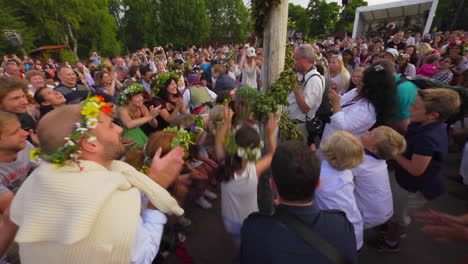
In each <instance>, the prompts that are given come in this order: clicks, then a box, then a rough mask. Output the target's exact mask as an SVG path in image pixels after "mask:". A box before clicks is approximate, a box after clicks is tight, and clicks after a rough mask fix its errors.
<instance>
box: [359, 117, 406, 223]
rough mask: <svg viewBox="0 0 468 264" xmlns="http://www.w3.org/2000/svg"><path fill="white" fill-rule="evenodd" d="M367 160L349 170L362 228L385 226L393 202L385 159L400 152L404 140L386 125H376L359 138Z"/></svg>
mask: <svg viewBox="0 0 468 264" xmlns="http://www.w3.org/2000/svg"><path fill="white" fill-rule="evenodd" d="M361 142H362V145H364V151H365V153H366V159H365V161H364V162H363V163H361V164H360V165H359V166H357V167H356V168H354V169H352V170H351V171H352V173H353V176H354V185H355V189H354V196H355V197H356V204H357V206H358V208H359V211H360V212H361V216H362V220H363V222H364V229H369V228H372V227H375V226H378V225H381V224H383V223H385V222H386V221H387V220H388V219H390V217H392V215H393V200H392V191H391V189H390V182H389V178H388V170H387V162H386V160H389V159H393V158H394V157H395V156H396V155H398V154H401V153H403V151H405V148H406V141H405V138H404V137H403V136H402V135H401V134H399V133H398V132H396V131H395V130H393V129H392V128H390V127H387V126H379V127H377V128H374V129H373V130H371V131H367V132H366V133H364V134H363V135H362V136H361Z"/></svg>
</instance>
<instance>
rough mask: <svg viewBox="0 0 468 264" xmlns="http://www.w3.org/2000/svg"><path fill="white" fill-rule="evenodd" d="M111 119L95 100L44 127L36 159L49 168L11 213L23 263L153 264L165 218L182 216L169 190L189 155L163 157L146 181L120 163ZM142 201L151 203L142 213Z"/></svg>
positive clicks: (29, 184)
mask: <svg viewBox="0 0 468 264" xmlns="http://www.w3.org/2000/svg"><path fill="white" fill-rule="evenodd" d="M110 112H112V109H111V108H110V106H108V105H107V104H106V103H104V102H103V98H102V97H100V96H94V97H91V98H88V99H87V100H85V101H84V102H83V103H82V105H67V106H63V107H61V108H57V109H55V110H53V111H51V112H50V113H48V114H47V115H46V116H45V117H44V118H43V119H42V120H41V122H40V124H39V127H38V134H39V137H40V138H41V141H42V142H41V145H40V150H38V151H36V152H35V153H32V156H33V157H34V156H35V157H37V158H40V159H42V160H44V161H43V162H42V163H41V164H40V165H39V167H38V168H37V169H36V170H35V171H34V172H33V173H32V174H31V175H30V176H29V178H28V179H27V180H26V181H25V182H24V183H23V185H22V186H21V187H20V189H19V190H18V192H17V193H16V195H15V198H14V199H13V202H12V204H11V207H10V218H11V220H12V221H13V222H14V223H15V224H17V225H18V233H17V235H16V237H15V240H16V242H18V243H19V247H20V257H21V263H23V264H28V263H57V264H58V263H77V264H78V263H87V264H92V263H95V264H102V263H122V264H123V263H125V264H127V263H151V262H152V261H153V259H154V257H155V256H156V253H157V251H158V248H159V243H160V240H161V236H162V232H163V225H164V224H165V222H166V216H165V215H164V214H163V213H173V214H176V215H182V214H183V209H182V208H180V207H179V205H178V204H177V201H176V200H175V199H174V198H172V197H171V196H170V194H169V193H168V192H167V191H166V190H165V188H167V187H168V186H169V185H170V184H171V183H172V182H173V181H174V180H175V178H176V177H177V175H178V174H179V172H180V169H181V167H182V164H183V157H184V151H183V150H182V149H181V148H176V149H174V150H173V151H171V152H169V153H168V154H167V155H166V156H165V157H164V158H162V159H161V158H160V154H161V150H158V151H157V152H156V154H155V156H154V158H153V162H152V164H151V165H150V168H149V173H148V176H146V175H144V174H142V173H140V172H138V171H137V170H135V169H134V168H133V167H131V166H130V165H128V164H126V163H124V162H122V161H117V160H116V159H118V158H119V157H120V156H121V155H122V152H123V146H122V144H121V141H120V140H121V133H122V128H120V127H119V126H117V125H115V124H114V123H113V122H112V121H113V120H112V118H111V117H110V116H109V115H108V114H110ZM142 194H144V196H145V197H146V198H147V200H148V201H149V203H148V205H147V206H146V208H144V210H141V207H142V206H143V205H142V199H141V195H142ZM156 208H157V209H156ZM141 211H142V213H141V214H140V212H141Z"/></svg>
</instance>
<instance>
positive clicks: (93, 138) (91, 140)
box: [87, 136, 96, 143]
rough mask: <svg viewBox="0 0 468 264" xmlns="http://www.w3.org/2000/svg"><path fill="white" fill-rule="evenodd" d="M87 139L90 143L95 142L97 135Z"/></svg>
mask: <svg viewBox="0 0 468 264" xmlns="http://www.w3.org/2000/svg"><path fill="white" fill-rule="evenodd" d="M87 141H88V142H89V143H91V142H94V141H96V137H95V136H91V137H89V138H88V139H87Z"/></svg>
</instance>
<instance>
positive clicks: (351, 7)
mask: <svg viewBox="0 0 468 264" xmlns="http://www.w3.org/2000/svg"><path fill="white" fill-rule="evenodd" d="M367 5H368V3H367V1H366V0H349V1H348V5H346V6H345V7H344V8H343V9H342V10H341V14H340V19H339V20H338V23H336V29H335V30H336V31H343V30H352V29H353V25H354V17H355V15H356V8H358V7H361V6H367Z"/></svg>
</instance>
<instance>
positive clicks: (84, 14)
mask: <svg viewBox="0 0 468 264" xmlns="http://www.w3.org/2000/svg"><path fill="white" fill-rule="evenodd" d="M0 5H1V6H2V8H10V9H11V14H12V15H13V16H16V17H21V18H22V19H21V20H22V22H24V23H25V24H26V25H27V26H28V28H29V29H28V34H30V36H24V37H26V38H28V37H31V38H33V37H34V39H35V41H34V45H35V46H41V45H53V44H68V45H70V47H71V50H72V51H73V53H74V54H75V57H77V58H78V55H79V54H78V53H80V55H82V56H84V57H87V56H88V55H89V54H88V53H89V51H90V50H91V49H96V50H98V51H102V52H103V55H111V54H116V53H119V52H120V42H119V41H118V40H117V39H116V32H117V26H116V24H115V20H114V19H113V18H112V16H111V14H110V13H109V11H108V1H107V0H88V1H81V0H62V1H28V0H0Z"/></svg>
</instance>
